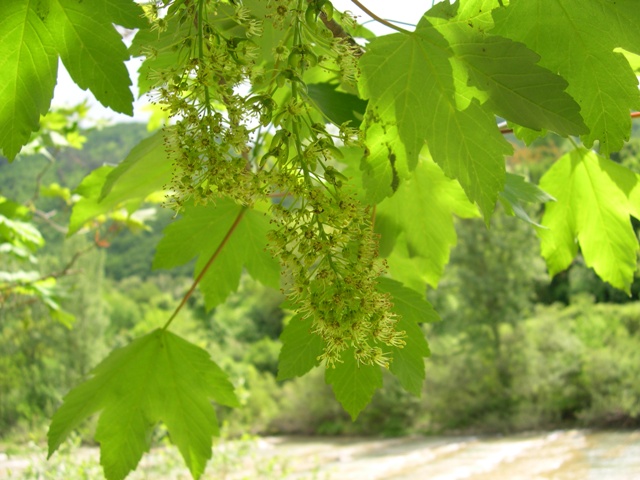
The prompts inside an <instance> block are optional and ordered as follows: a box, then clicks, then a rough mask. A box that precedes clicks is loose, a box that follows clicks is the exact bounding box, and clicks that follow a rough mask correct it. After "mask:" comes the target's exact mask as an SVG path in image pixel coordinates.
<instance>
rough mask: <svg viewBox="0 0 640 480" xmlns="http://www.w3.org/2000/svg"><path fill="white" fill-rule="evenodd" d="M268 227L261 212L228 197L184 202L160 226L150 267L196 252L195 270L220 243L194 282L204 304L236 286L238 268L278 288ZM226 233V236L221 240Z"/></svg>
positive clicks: (166, 264)
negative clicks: (173, 219)
mask: <svg viewBox="0 0 640 480" xmlns="http://www.w3.org/2000/svg"><path fill="white" fill-rule="evenodd" d="M269 230H270V225H269V218H268V217H267V215H266V213H263V212H260V211H258V210H256V209H252V210H246V209H245V208H243V207H241V206H239V205H237V204H235V203H234V202H233V201H231V200H228V199H222V200H219V201H217V202H216V204H209V205H207V206H205V207H202V206H198V207H196V206H187V207H185V209H184V212H183V215H182V218H180V219H179V220H178V221H176V222H175V223H173V224H171V225H169V226H168V227H167V228H166V229H165V231H164V237H163V238H162V240H160V243H159V244H158V247H157V249H156V256H155V258H154V261H153V267H154V268H173V267H176V266H178V265H183V264H185V263H187V262H189V261H190V260H191V259H192V258H194V257H198V260H197V261H196V266H195V272H194V274H195V275H198V274H199V273H200V272H201V271H202V269H203V268H204V267H205V265H206V264H207V262H208V261H209V259H210V258H211V256H212V255H213V254H214V253H215V252H216V251H217V250H218V248H219V247H220V246H221V245H222V247H223V248H222V249H221V250H220V252H219V254H218V256H217V257H216V260H215V261H214V262H213V264H212V265H211V267H210V268H209V270H208V271H207V273H206V275H205V276H204V277H203V278H202V281H201V282H200V289H201V290H202V292H203V293H204V298H205V304H206V307H207V309H211V308H213V307H215V306H216V305H218V304H219V303H221V302H223V301H224V300H225V298H226V297H227V295H229V293H231V292H232V291H235V290H236V289H237V288H238V283H239V281H240V274H241V273H242V269H243V267H244V268H246V269H247V270H248V271H249V273H250V274H251V276H252V277H253V278H255V279H256V280H259V281H260V282H262V283H263V284H265V285H269V286H272V287H274V288H278V287H279V286H280V284H279V279H280V266H279V264H278V262H277V261H276V260H275V259H274V258H273V257H272V256H271V254H269V253H268V252H267V251H266V246H267V232H268V231H269ZM229 232H231V233H230V235H231V236H230V237H229V239H230V240H229V241H228V242H226V243H224V245H223V242H224V241H225V238H226V237H227V234H228V233H229Z"/></svg>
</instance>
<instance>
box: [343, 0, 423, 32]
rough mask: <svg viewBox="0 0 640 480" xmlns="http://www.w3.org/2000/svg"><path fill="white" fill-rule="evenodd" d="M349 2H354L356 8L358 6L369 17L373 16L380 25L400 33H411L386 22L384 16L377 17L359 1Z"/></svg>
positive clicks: (352, 1) (352, 0)
mask: <svg viewBox="0 0 640 480" xmlns="http://www.w3.org/2000/svg"><path fill="white" fill-rule="evenodd" d="M351 3H353V4H355V5H357V6H358V8H360V10H362V11H363V12H364V13H366V14H367V15H369V16H370V17H371V18H373V19H374V20H375V21H376V22H378V23H381V24H382V25H385V26H387V27H389V28H392V29H393V30H395V31H396V32H400V33H411V32H410V31H409V30H405V29H404V28H402V27H399V26H397V25H394V24H393V23H391V22H388V21H387V20H385V19H384V18H381V17H379V16H378V15H376V14H375V13H373V12H372V11H371V10H369V9H368V8H367V7H365V6H364V5H363V4H362V3H360V2H359V1H358V0H351Z"/></svg>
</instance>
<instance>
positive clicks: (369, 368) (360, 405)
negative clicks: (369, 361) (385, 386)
mask: <svg viewBox="0 0 640 480" xmlns="http://www.w3.org/2000/svg"><path fill="white" fill-rule="evenodd" d="M341 359H342V362H336V364H335V366H334V367H330V368H327V369H326V371H325V381H326V382H327V384H329V385H331V386H332V387H333V393H334V395H335V396H336V399H337V400H338V401H339V402H340V404H341V405H342V407H343V408H344V409H345V410H346V411H347V412H348V413H349V415H351V419H352V420H354V421H355V419H356V418H358V415H360V412H361V411H362V410H363V409H364V407H366V406H367V405H368V404H369V402H370V401H371V398H372V397H373V394H374V393H375V391H376V390H377V389H378V388H381V387H382V370H381V369H380V367H379V366H378V365H363V364H360V363H358V362H357V361H356V359H355V357H354V350H353V347H352V348H350V349H348V350H345V351H344V352H342V357H341Z"/></svg>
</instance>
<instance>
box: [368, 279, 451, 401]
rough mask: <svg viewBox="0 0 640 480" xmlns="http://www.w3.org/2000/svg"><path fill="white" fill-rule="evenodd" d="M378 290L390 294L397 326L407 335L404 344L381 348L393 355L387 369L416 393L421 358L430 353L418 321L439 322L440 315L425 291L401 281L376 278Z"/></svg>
mask: <svg viewBox="0 0 640 480" xmlns="http://www.w3.org/2000/svg"><path fill="white" fill-rule="evenodd" d="M378 289H379V290H380V291H381V292H385V293H389V294H390V295H391V296H392V298H393V309H392V311H393V312H395V313H397V314H398V315H399V316H400V321H399V322H398V325H397V329H398V330H399V331H403V330H404V331H405V332H406V334H407V336H406V338H405V342H406V345H404V347H402V348H397V347H386V346H385V347H383V349H384V350H385V351H388V352H390V354H391V358H393V361H392V362H391V365H390V366H389V370H391V372H392V373H393V374H394V375H395V376H396V377H398V380H399V381H400V384H401V385H402V386H403V387H404V388H405V390H407V391H408V392H411V393H413V394H414V395H417V396H419V395H420V393H421V392H422V385H423V383H424V378H425V368H424V358H425V357H428V356H429V355H431V351H430V350H429V344H428V343H427V340H426V338H425V336H424V333H423V332H422V330H421V329H420V326H419V325H418V324H419V323H422V322H429V323H431V322H438V321H440V317H439V316H438V314H437V313H436V311H435V310H434V309H433V307H432V306H431V304H430V303H429V302H427V301H426V300H425V298H424V294H423V295H420V294H418V293H416V292H415V291H413V290H410V289H408V288H406V287H405V286H403V285H402V284H401V283H400V282H396V281H395V280H391V279H389V278H381V279H379V281H378Z"/></svg>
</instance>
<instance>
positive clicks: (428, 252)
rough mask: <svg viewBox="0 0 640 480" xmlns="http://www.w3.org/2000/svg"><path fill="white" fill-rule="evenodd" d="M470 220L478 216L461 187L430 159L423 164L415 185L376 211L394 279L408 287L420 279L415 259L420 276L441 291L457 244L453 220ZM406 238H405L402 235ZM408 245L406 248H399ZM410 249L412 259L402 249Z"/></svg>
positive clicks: (410, 182)
mask: <svg viewBox="0 0 640 480" xmlns="http://www.w3.org/2000/svg"><path fill="white" fill-rule="evenodd" d="M454 214H455V215H458V216H460V217H464V218H469V217H473V216H476V215H477V209H476V207H475V206H474V205H473V204H471V203H469V200H468V199H467V197H466V196H465V194H464V192H463V191H462V189H461V188H460V185H459V184H458V183H457V182H456V181H455V180H451V179H449V178H447V177H446V176H445V175H444V174H443V172H442V170H441V169H440V168H439V167H438V166H437V165H436V164H435V163H433V162H432V161H430V160H428V159H427V158H423V160H422V161H421V162H420V163H419V164H418V166H417V168H416V170H415V172H414V175H413V176H412V177H411V179H409V180H406V181H404V182H402V183H401V184H400V186H399V188H398V191H397V192H396V194H395V195H394V196H392V197H391V198H388V199H386V200H385V201H384V202H382V203H381V204H380V205H378V207H377V210H376V224H375V228H376V232H377V233H379V234H380V235H381V239H380V241H381V245H380V247H381V248H380V253H381V255H382V256H383V257H390V258H389V267H390V273H391V275H392V276H393V278H395V279H396V280H400V281H402V282H405V280H408V278H407V275H409V276H412V275H414V273H415V272H414V271H415V267H416V265H415V264H413V262H411V261H410V259H411V258H415V259H417V260H418V262H419V263H420V265H419V267H420V273H421V274H422V275H424V277H425V279H426V281H427V282H428V283H429V284H430V285H431V286H433V287H436V286H437V284H438V280H439V279H440V277H441V275H442V272H443V270H444V266H445V265H446V264H447V262H448V261H449V253H450V251H451V248H452V247H453V246H454V245H455V244H456V239H457V237H456V230H455V227H454V223H453V215H454ZM401 234H404V235H403V237H402V238H400V237H399V235H401ZM402 242H404V243H405V246H404V247H403V246H402V245H401V244H400V245H399V243H402ZM402 248H404V249H405V251H406V256H405V255H402V254H401V252H400V251H399V249H402Z"/></svg>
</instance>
